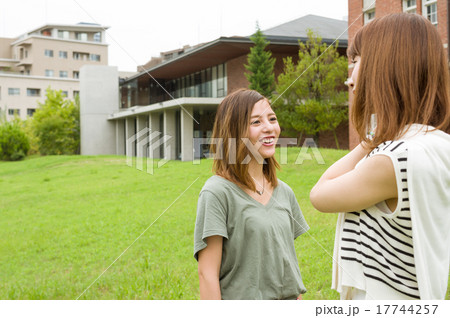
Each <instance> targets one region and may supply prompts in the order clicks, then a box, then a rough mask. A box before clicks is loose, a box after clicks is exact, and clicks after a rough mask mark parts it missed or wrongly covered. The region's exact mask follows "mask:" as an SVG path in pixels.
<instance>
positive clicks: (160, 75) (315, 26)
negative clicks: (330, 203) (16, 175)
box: [81, 15, 348, 160]
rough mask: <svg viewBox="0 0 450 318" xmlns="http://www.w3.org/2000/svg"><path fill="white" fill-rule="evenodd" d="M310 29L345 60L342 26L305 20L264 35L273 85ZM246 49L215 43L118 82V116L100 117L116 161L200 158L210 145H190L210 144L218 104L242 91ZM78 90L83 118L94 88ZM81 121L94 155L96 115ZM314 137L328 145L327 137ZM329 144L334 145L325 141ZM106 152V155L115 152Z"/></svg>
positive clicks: (169, 55)
mask: <svg viewBox="0 0 450 318" xmlns="http://www.w3.org/2000/svg"><path fill="white" fill-rule="evenodd" d="M308 29H312V30H313V31H315V32H317V33H318V34H319V35H320V36H321V37H322V41H323V42H325V43H327V44H332V43H334V42H335V40H336V39H338V38H339V42H338V43H339V46H338V51H339V53H340V54H342V55H343V54H346V49H347V32H346V30H347V21H341V20H335V19H329V18H324V17H318V16H313V15H308V16H305V17H302V18H300V19H297V20H294V21H290V22H288V23H285V24H282V25H280V26H277V27H274V28H271V29H268V30H264V31H263V33H264V34H265V36H266V37H267V40H268V41H269V42H270V44H269V45H268V47H267V49H268V50H270V51H271V52H272V56H273V57H274V58H275V59H276V63H275V76H276V77H277V76H278V75H279V74H280V73H281V72H282V70H283V65H284V64H283V58H285V57H288V56H290V57H292V58H293V60H294V61H296V60H297V59H298V49H299V46H298V41H299V40H300V41H305V40H306V39H307V32H308ZM252 46H253V42H252V41H251V40H250V38H249V37H221V38H219V39H217V40H214V41H211V42H208V43H204V44H201V45H197V46H195V47H184V48H182V49H179V50H173V51H170V52H164V53H161V56H160V57H158V58H154V59H152V60H151V61H150V62H149V63H147V64H146V65H145V66H144V68H145V69H141V68H140V69H138V71H139V73H138V74H136V75H134V76H131V77H129V78H127V79H126V80H122V81H121V83H120V87H119V90H120V92H119V95H120V102H119V103H118V105H117V108H116V110H115V111H113V110H111V109H109V112H110V113H107V112H106V113H103V115H102V116H106V118H107V120H108V122H109V123H110V124H111V125H109V128H108V130H109V131H110V134H111V135H114V133H113V131H115V136H116V138H115V149H116V151H115V153H116V154H119V155H125V154H126V155H129V156H133V157H134V156H136V157H143V156H151V157H153V158H165V159H181V160H192V159H194V158H201V157H203V156H204V155H205V153H206V152H207V151H208V150H207V149H208V145H207V144H202V145H194V144H193V140H194V139H195V140H199V139H201V140H205V141H206V140H208V138H210V136H211V134H212V128H213V123H214V117H215V113H216V109H217V106H218V105H219V104H220V102H221V101H222V100H223V98H224V97H225V96H226V95H227V94H228V93H231V92H233V91H234V90H236V89H239V88H243V87H245V88H246V87H248V85H249V83H248V81H247V79H246V77H245V73H246V72H247V71H246V69H245V66H244V65H245V64H246V63H247V54H248V53H249V51H250V48H251V47H252ZM97 71H98V72H99V73H101V72H102V70H101V69H97V70H96V69H95V68H86V70H85V73H86V78H88V75H87V73H89V74H91V75H89V76H94V77H95V76H96V75H95V74H96V72H97ZM83 76H84V75H83ZM82 86H83V90H82V91H81V101H82V107H81V110H82V116H83V109H85V110H86V111H88V110H89V109H93V108H92V107H95V105H92V107H91V106H89V105H84V106H83V101H86V103H89V98H88V95H94V94H95V91H94V88H93V87H92V85H82ZM84 88H86V91H85V90H84ZM104 94H106V92H105V93H104ZM108 94H109V95H114V94H116V93H115V92H114V91H111V92H110V93H108ZM96 114H97V115H99V113H98V112H97V113H96ZM86 116H87V117H89V118H91V119H90V122H91V124H90V125H91V127H88V126H87V125H86V124H85V125H84V128H83V121H82V123H81V140H82V143H81V153H82V154H86V155H89V154H99V153H98V152H97V149H99V148H98V147H97V146H95V145H100V144H101V143H102V142H104V140H103V139H98V140H96V139H95V138H92V136H93V132H94V129H93V128H92V126H93V125H94V124H93V123H94V122H95V120H94V117H93V116H94V114H90V115H89V114H86ZM98 119H99V120H100V117H98ZM85 122H87V121H85ZM342 131H343V136H341V138H340V139H341V140H342V139H343V141H342V143H343V147H348V144H346V142H347V141H348V127H344V129H342ZM152 133H155V135H153V136H152ZM158 133H159V134H158ZM330 135H331V134H330ZM88 136H90V137H88ZM320 137H321V138H326V135H325V134H324V135H323V136H320ZM164 138H166V139H167V140H164ZM329 140H330V145H333V144H334V140H333V138H332V137H331V136H330V138H329ZM83 141H84V146H83ZM319 142H321V141H319ZM205 143H206V142H205ZM155 145H156V146H155ZM108 147H109V149H111V148H112V147H113V145H109V146H107V147H106V148H108ZM106 148H105V149H106ZM193 149H194V150H195V151H194V152H193ZM149 152H151V153H149Z"/></svg>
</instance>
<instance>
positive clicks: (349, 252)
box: [340, 141, 420, 299]
mask: <svg viewBox="0 0 450 318" xmlns="http://www.w3.org/2000/svg"><path fill="white" fill-rule="evenodd" d="M383 152H391V153H395V157H396V158H397V161H398V170H397V173H400V180H401V184H400V185H397V186H398V188H399V189H400V193H399V198H398V205H399V207H400V211H399V212H398V214H397V215H396V217H394V218H387V217H385V216H383V215H381V214H371V213H369V212H368V211H367V210H362V211H358V212H352V213H346V215H345V222H344V228H343V232H342V236H341V241H340V247H341V248H340V255H341V263H342V265H343V267H344V270H345V269H346V267H347V269H349V270H351V268H355V267H354V266H361V267H362V273H363V274H364V279H366V280H374V281H377V282H379V283H382V284H384V285H385V286H387V287H388V288H391V289H393V290H395V291H397V292H398V293H400V294H403V295H405V296H407V297H410V298H417V299H418V298H420V296H419V289H418V285H417V277H416V269H415V265H414V248H413V241H412V225H411V214H410V207H409V196H408V180H407V162H408V157H407V153H408V152H407V148H406V144H405V143H404V142H401V141H389V142H385V143H383V144H381V145H379V146H378V147H377V148H375V149H374V150H373V151H372V152H371V153H370V154H369V157H370V156H372V155H374V154H379V153H383ZM366 292H370V291H367V290H366Z"/></svg>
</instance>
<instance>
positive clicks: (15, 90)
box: [8, 87, 20, 96]
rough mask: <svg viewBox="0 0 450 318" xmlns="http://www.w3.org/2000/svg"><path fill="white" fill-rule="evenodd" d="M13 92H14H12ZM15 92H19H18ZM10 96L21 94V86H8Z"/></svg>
mask: <svg viewBox="0 0 450 318" xmlns="http://www.w3.org/2000/svg"><path fill="white" fill-rule="evenodd" d="M11 92H14V93H13V94H11ZM15 92H17V94H16V93H15ZM8 96H20V87H8Z"/></svg>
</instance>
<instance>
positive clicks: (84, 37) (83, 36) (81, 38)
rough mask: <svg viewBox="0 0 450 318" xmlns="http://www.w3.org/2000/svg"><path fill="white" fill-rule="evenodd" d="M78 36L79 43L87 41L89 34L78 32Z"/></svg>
mask: <svg viewBox="0 0 450 318" xmlns="http://www.w3.org/2000/svg"><path fill="white" fill-rule="evenodd" d="M76 35H77V40H79V41H87V33H84V32H78V33H77V34H76Z"/></svg>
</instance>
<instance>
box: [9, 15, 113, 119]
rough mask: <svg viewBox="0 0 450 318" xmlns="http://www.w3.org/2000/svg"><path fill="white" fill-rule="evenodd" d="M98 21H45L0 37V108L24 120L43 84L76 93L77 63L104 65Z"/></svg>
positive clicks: (102, 33)
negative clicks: (63, 22) (66, 23)
mask: <svg viewBox="0 0 450 318" xmlns="http://www.w3.org/2000/svg"><path fill="white" fill-rule="evenodd" d="M107 28H108V27H104V26H101V25H98V24H90V23H79V24H76V25H62V24H47V25H44V26H42V27H39V28H37V29H34V30H32V31H30V32H27V33H25V34H23V35H21V36H19V37H17V38H0V109H1V110H2V111H5V112H6V114H7V118H8V119H11V118H13V117H14V116H15V115H18V116H20V118H22V119H26V118H27V116H32V115H33V113H34V111H35V110H36V109H37V108H38V103H39V102H43V101H44V100H45V91H46V89H47V88H48V87H51V88H52V89H56V90H62V91H63V92H64V93H65V95H66V96H67V97H68V98H74V96H76V95H77V94H79V91H80V88H79V86H80V85H79V75H80V68H81V67H82V66H83V65H86V64H88V65H107V64H108V44H106V41H105V30H106V29H107Z"/></svg>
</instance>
